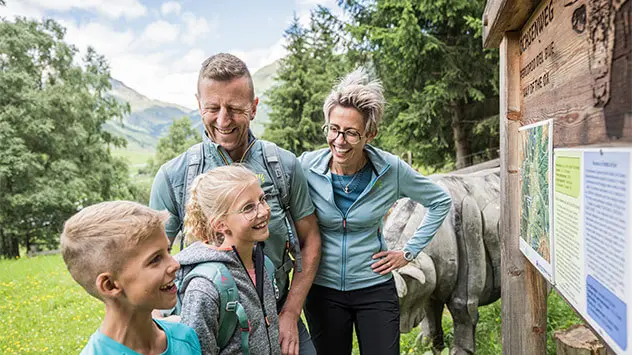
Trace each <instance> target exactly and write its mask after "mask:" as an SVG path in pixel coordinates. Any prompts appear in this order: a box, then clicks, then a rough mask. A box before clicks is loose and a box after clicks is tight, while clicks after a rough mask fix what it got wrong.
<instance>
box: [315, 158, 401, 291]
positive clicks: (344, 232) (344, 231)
mask: <svg viewBox="0 0 632 355" xmlns="http://www.w3.org/2000/svg"><path fill="white" fill-rule="evenodd" d="M390 167H391V166H390V165H387V166H386V167H384V169H382V171H381V172H380V173H379V174H378V175H377V176H376V177H375V179H374V180H372V181H370V182H369V188H368V190H367V189H365V190H364V192H363V193H361V194H360V196H358V198H357V199H356V200H355V201H353V203H352V204H351V206H349V208H348V209H347V213H342V211H341V210H340V208H338V206H337V205H336V202H335V201H334V206H335V207H336V209H337V210H338V212H340V214H341V215H342V265H341V270H340V289H341V291H345V289H346V287H345V286H346V285H345V276H346V274H347V216H348V215H349V212H350V211H351V209H352V208H353V206H354V205H355V204H356V203H357V202H358V200H360V199H361V198H363V197H364V196H365V195H368V194H369V192H370V191H371V190H372V189H373V186H375V183H376V182H377V180H379V178H380V177H382V175H384V173H385V172H386V171H387V170H388V169H389V168H390ZM324 176H325V178H327V180H328V181H329V186H330V187H331V198H332V199H334V188H333V185H332V180H331V179H330V177H329V176H328V175H324ZM379 237H380V236H379V228H378V239H379ZM380 250H382V240H381V239H380Z"/></svg>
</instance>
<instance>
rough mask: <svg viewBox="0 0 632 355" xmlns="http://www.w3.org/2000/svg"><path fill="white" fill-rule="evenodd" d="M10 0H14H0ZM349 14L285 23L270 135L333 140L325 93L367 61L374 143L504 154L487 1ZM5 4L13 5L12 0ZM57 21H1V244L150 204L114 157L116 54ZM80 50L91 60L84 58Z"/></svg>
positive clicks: (421, 155)
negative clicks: (375, 106)
mask: <svg viewBox="0 0 632 355" xmlns="http://www.w3.org/2000/svg"><path fill="white" fill-rule="evenodd" d="M0 1H1V0H0ZM338 5H339V6H340V7H341V8H342V9H343V10H344V16H342V18H339V17H336V16H335V15H333V13H332V11H331V10H330V9H327V8H324V7H320V6H318V7H315V8H314V9H313V10H312V12H311V17H310V21H309V24H308V25H307V26H302V25H301V23H300V22H299V20H298V18H295V19H294V21H293V22H292V24H291V25H290V26H289V28H288V29H287V30H286V31H285V34H284V36H285V38H286V49H287V55H286V57H285V58H283V59H282V60H281V63H280V68H279V69H278V71H277V78H276V83H275V84H274V85H273V86H272V88H271V89H270V90H269V91H267V92H266V93H265V97H266V98H265V102H266V104H267V106H268V109H269V120H270V121H269V122H268V123H267V124H266V127H265V131H264V134H263V138H264V139H268V140H271V141H274V142H275V143H277V144H279V145H280V146H282V147H283V148H286V149H288V150H290V151H292V152H294V153H295V154H297V155H299V154H301V153H302V152H303V151H307V150H313V149H317V148H320V147H323V146H324V144H325V139H324V136H323V134H322V130H321V126H322V124H323V123H324V115H323V112H322V105H323V101H324V99H325V97H326V96H327V95H328V93H329V92H330V90H331V88H332V87H333V85H335V83H336V81H337V80H338V79H339V78H340V77H341V76H343V75H344V74H346V73H347V72H349V71H351V70H353V69H354V68H355V67H357V66H360V65H362V66H364V67H366V68H367V69H368V70H369V72H370V73H371V74H372V75H373V76H374V77H377V78H379V79H380V80H381V81H382V83H383V86H384V89H385V95H386V99H387V107H386V111H385V115H384V119H383V122H382V123H381V126H380V134H379V135H378V138H377V139H376V141H375V142H374V143H373V144H375V145H377V146H379V147H381V148H383V149H385V150H388V151H391V152H393V153H394V154H397V155H399V156H401V157H402V158H404V159H405V160H407V161H409V162H411V163H412V165H413V166H415V167H416V168H417V169H419V170H420V171H422V172H424V173H434V172H439V171H449V170H453V169H455V168H460V167H465V166H468V165H471V164H472V163H476V162H478V161H484V160H488V159H491V158H495V157H497V154H498V153H497V151H498V51H497V50H484V49H483V48H482V40H481V33H482V23H481V16H482V12H483V8H484V6H485V1H483V0H474V1H470V0H451V1H431V0H422V1H410V0H402V1H394V0H379V1H377V0H371V1H368V0H344V1H343V0H341V1H339V2H338ZM0 6H1V4H0ZM64 34H65V30H64V28H63V27H61V26H60V25H59V24H57V23H56V22H54V21H52V20H47V19H44V20H41V21H33V20H27V19H16V20H14V21H10V20H7V19H1V21H0V107H2V110H1V111H0V191H2V194H0V255H2V257H6V258H16V257H19V256H20V255H21V254H23V253H24V251H25V250H30V249H32V248H33V247H35V248H36V249H55V248H56V247H57V244H58V241H59V232H60V230H61V227H62V225H63V221H65V220H66V219H67V218H68V217H69V216H70V215H72V214H73V213H75V212H76V211H77V210H79V209H80V208H82V207H83V206H87V205H90V204H94V203H97V202H100V201H104V200H113V199H132V200H137V201H140V202H144V203H146V202H147V198H148V188H149V186H148V181H150V179H144V180H143V182H139V181H137V179H134V178H131V177H130V176H131V171H130V168H129V167H128V165H127V163H126V162H125V161H124V160H123V159H121V158H119V157H115V156H113V155H112V152H113V150H115V149H116V148H117V147H124V146H125V144H126V141H125V140H124V139H122V138H121V137H118V136H116V135H114V134H112V133H111V132H109V131H107V130H106V129H104V125H105V123H106V122H108V121H112V120H122V119H123V117H125V115H126V114H128V113H129V110H130V107H129V105H128V104H126V103H122V102H120V101H118V100H116V99H115V98H113V97H112V96H110V95H108V92H109V90H110V89H111V77H110V72H109V66H108V61H107V58H105V57H103V56H101V55H99V54H98V53H96V52H95V51H94V50H92V49H88V50H87V52H86V54H85V55H84V56H83V58H77V57H78V56H79V51H78V49H77V48H76V47H75V46H73V45H72V44H69V43H66V42H65V41H64ZM79 59H81V60H79ZM199 138H200V137H199V131H197V130H196V129H194V128H193V127H192V125H191V122H190V120H189V119H184V118H183V119H179V120H176V121H175V122H174V124H173V125H171V127H170V128H169V134H168V135H167V136H165V137H163V138H161V139H160V141H159V142H158V145H157V150H156V156H155V157H154V158H153V159H152V163H151V164H150V165H149V166H148V167H146V168H145V171H144V173H145V174H147V175H149V176H151V175H152V174H153V173H154V172H155V171H156V169H157V168H158V167H159V166H160V165H161V164H162V163H163V162H165V161H167V160H169V159H171V158H172V157H174V156H175V155H177V154H179V153H181V152H183V151H184V150H186V148H188V146H190V144H191V143H192V142H194V141H197V140H199Z"/></svg>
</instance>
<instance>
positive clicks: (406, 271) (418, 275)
mask: <svg viewBox="0 0 632 355" xmlns="http://www.w3.org/2000/svg"><path fill="white" fill-rule="evenodd" d="M399 273H400V274H401V275H407V276H410V277H412V278H413V279H415V280H417V281H419V283H420V284H422V285H423V284H425V283H426V275H425V274H424V272H423V271H421V270H420V269H418V268H416V267H414V266H411V265H406V266H404V267H402V268H401V269H399ZM400 277H401V276H400Z"/></svg>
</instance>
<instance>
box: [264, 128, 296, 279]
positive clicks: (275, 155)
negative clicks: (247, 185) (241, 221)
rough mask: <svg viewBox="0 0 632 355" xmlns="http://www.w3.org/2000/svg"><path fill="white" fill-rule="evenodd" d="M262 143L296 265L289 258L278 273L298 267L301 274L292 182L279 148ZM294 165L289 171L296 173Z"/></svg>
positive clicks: (269, 143)
mask: <svg viewBox="0 0 632 355" xmlns="http://www.w3.org/2000/svg"><path fill="white" fill-rule="evenodd" d="M261 142H262V143H263V160H264V162H265V165H266V169H268V173H269V174H270V176H272V182H273V183H274V186H275V187H276V189H277V191H278V193H277V199H278V200H279V203H280V205H281V208H282V209H283V212H284V216H285V218H284V221H285V227H286V228H287V235H288V240H287V247H286V249H289V253H290V254H291V255H292V256H293V257H294V263H292V260H291V259H289V258H288V260H287V261H286V262H285V263H284V264H283V265H281V266H280V267H279V270H278V272H279V273H283V274H287V273H288V272H289V271H290V270H291V269H292V267H296V272H301V271H303V266H302V265H303V263H302V257H301V246H300V244H299V242H298V237H297V233H296V226H295V225H294V219H293V218H292V214H291V213H290V182H289V181H288V179H287V178H286V177H285V173H284V172H283V165H282V163H281V158H280V154H279V147H277V146H276V144H274V143H271V142H266V141H261ZM294 164H295V161H292V162H291V163H290V166H289V168H290V170H289V171H294Z"/></svg>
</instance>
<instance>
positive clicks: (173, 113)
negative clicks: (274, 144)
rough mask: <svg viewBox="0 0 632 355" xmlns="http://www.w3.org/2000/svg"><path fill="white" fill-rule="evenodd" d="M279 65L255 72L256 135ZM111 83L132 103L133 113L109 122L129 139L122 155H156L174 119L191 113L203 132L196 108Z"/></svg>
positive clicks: (264, 119)
mask: <svg viewBox="0 0 632 355" xmlns="http://www.w3.org/2000/svg"><path fill="white" fill-rule="evenodd" d="M278 66H279V61H275V62H274V63H272V64H269V65H267V66H265V67H263V68H261V69H259V70H258V71H257V72H255V73H254V74H253V75H252V79H253V81H254V86H255V93H256V95H257V96H259V99H260V100H259V109H258V111H257V117H256V118H255V119H254V120H253V121H252V124H251V128H252V130H253V132H254V133H255V135H257V136H261V135H262V134H263V130H264V124H265V123H267V122H268V112H269V109H268V107H267V106H266V105H265V104H263V101H264V98H265V92H266V91H267V90H268V89H269V88H270V87H271V86H272V85H273V84H274V77H275V75H276V71H277V69H278ZM111 84H112V91H111V95H112V96H114V97H116V98H117V99H119V100H121V101H124V102H127V103H129V104H130V108H131V113H130V114H129V115H128V116H127V117H125V118H124V119H123V122H122V123H121V122H115V121H110V122H108V123H107V124H106V129H107V130H108V131H109V132H112V133H114V134H116V135H117V136H120V137H124V138H125V139H127V141H128V146H127V148H126V149H124V150H123V151H122V152H119V154H120V155H123V156H136V157H138V156H143V157H144V156H148V155H149V156H151V155H153V151H154V150H155V147H156V144H157V143H158V140H159V139H160V137H162V136H164V135H166V134H167V132H168V131H169V126H171V123H172V122H173V120H174V119H177V118H180V117H183V116H188V117H189V118H190V119H191V123H192V124H193V127H194V128H196V129H198V130H199V131H200V133H201V132H202V131H203V126H202V120H201V117H200V114H199V113H198V111H197V110H194V109H189V108H186V107H183V106H180V105H176V104H172V103H168V102H164V101H159V100H152V99H150V98H148V97H146V96H144V95H142V94H140V93H138V92H137V91H135V90H134V89H132V88H130V87H128V86H126V85H125V84H124V83H123V82H121V81H119V80H116V79H111ZM136 153H140V154H136ZM132 160H134V162H133V164H138V162H137V159H132Z"/></svg>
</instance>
